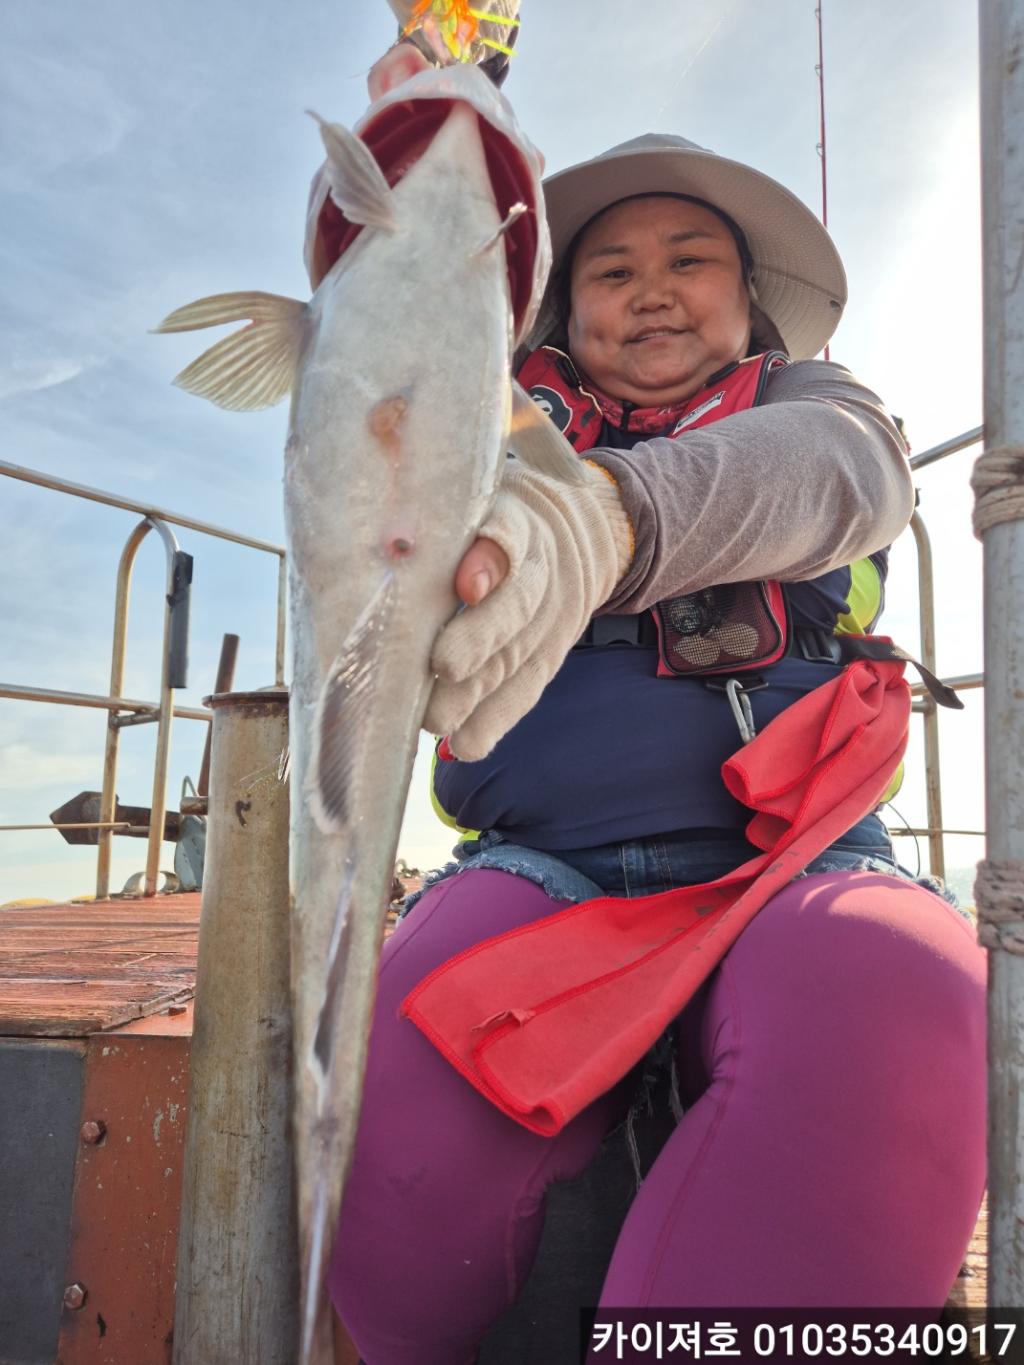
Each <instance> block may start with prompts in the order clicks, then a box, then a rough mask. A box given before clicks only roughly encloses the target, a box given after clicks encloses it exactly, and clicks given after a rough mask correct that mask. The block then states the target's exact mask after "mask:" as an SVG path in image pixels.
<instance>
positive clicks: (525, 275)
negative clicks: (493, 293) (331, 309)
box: [304, 63, 551, 345]
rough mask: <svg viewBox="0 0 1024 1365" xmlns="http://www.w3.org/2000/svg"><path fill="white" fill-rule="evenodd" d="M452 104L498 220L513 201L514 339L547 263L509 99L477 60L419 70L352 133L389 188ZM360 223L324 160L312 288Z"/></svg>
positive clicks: (313, 217)
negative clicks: (466, 119)
mask: <svg viewBox="0 0 1024 1365" xmlns="http://www.w3.org/2000/svg"><path fill="white" fill-rule="evenodd" d="M456 105H464V106H468V108H469V109H470V110H471V111H472V112H473V113H474V114H475V115H476V117H477V123H478V128H479V132H480V139H481V144H482V146H483V150H484V155H485V158H486V163H487V172H488V175H489V178H490V184H491V192H492V193H493V195H494V202H495V206H496V208H497V211H498V215H499V217H500V219H501V220H503V221H504V220H505V219H507V218H508V217H509V215H510V214H512V212H513V208H514V206H515V205H517V204H525V205H526V209H527V211H526V212H525V213H520V214H519V215H518V216H514V219H513V221H512V222H510V223H509V225H508V227H507V228H506V229H505V231H504V243H505V259H506V263H507V267H508V280H509V294H510V297H511V301H512V314H513V333H514V338H515V343H516V345H518V344H519V343H520V342H521V341H522V340H523V339H524V338H525V337H526V336H527V335H528V334H529V332H530V329H531V328H532V326H533V323H534V321H535V320H536V317H537V313H538V310H539V308H540V304H541V300H542V298H543V296H544V288H545V285H546V284H547V278H548V274H549V272H550V269H551V239H550V235H549V233H548V226H547V218H546V216H545V213H544V194H543V190H542V188H541V176H542V174H543V161H542V158H541V156H540V153H539V152H538V151H537V149H536V148H535V147H534V146H533V144H532V143H531V142H530V140H529V138H527V137H526V135H525V134H524V133H523V131H522V129H521V128H520V127H519V124H518V122H517V120H516V116H515V114H514V113H513V111H512V107H511V105H510V104H509V103H508V101H507V100H506V99H505V98H504V96H503V95H502V94H501V92H500V91H499V90H498V89H497V88H496V86H494V85H493V84H492V83H491V81H489V80H488V79H487V77H486V76H485V75H484V74H483V72H481V71H480V70H479V69H478V68H477V67H476V66H474V65H472V64H470V63H466V64H461V65H455V66H448V67H442V68H439V69H436V70H434V69H429V70H426V71H421V72H418V73H417V74H416V75H415V76H413V77H412V78H411V79H410V80H407V81H405V82H403V83H402V84H401V85H399V86H396V87H395V89H393V90H389V91H388V92H387V94H385V95H383V96H382V97H381V98H380V99H379V100H377V101H376V102H375V103H374V104H372V105H371V106H370V108H369V109H368V110H367V112H366V114H365V115H364V117H363V118H362V119H361V120H360V122H359V123H358V124H357V125H356V128H355V130H354V131H355V132H356V134H357V135H358V136H359V137H360V138H361V139H362V141H363V142H364V143H365V144H366V146H367V147H368V148H369V149H370V151H371V152H372V153H373V156H374V158H375V160H376V161H377V164H378V165H379V166H380V169H381V171H382V172H383V174H384V178H385V179H386V180H387V182H388V184H389V185H391V186H394V185H396V184H397V183H398V182H399V181H400V180H401V179H402V177H403V176H404V175H405V174H406V173H407V172H408V171H409V170H410V168H411V167H412V166H414V165H415V164H416V163H417V161H419V160H420V158H421V157H422V156H423V155H424V154H425V153H426V151H427V150H428V148H429V147H430V144H431V143H432V142H433V140H434V138H435V137H436V135H437V133H438V132H439V130H440V129H441V127H442V125H443V124H444V123H445V122H446V120H447V118H448V116H449V114H450V113H451V112H452V109H453V107H454V106H456ZM362 231H363V228H362V226H361V225H360V224H358V223H353V222H350V221H349V220H348V219H347V218H346V217H345V214H344V212H343V211H342V210H341V209H340V208H339V207H338V205H337V204H336V203H335V202H334V200H333V199H332V198H331V195H330V186H329V181H328V176H327V171H326V163H325V165H324V166H321V167H320V169H319V170H318V171H317V173H316V175H315V176H314V177H313V184H312V186H311V188H310V197H309V208H308V212H307V219H306V242H305V251H304V258H305V263H306V269H307V271H308V272H309V278H310V283H311V284H312V287H313V289H314V290H316V289H317V288H318V287H319V285H320V283H321V281H322V280H323V279H324V277H325V276H326V275H327V274H328V272H329V271H330V270H331V269H332V268H333V266H334V264H335V263H336V262H337V261H338V260H339V259H340V258H341V257H342V256H343V255H344V253H345V252H346V251H347V250H348V249H349V247H350V246H351V245H352V243H353V242H354V241H355V240H356V238H357V237H358V236H359V234H360V232H362Z"/></svg>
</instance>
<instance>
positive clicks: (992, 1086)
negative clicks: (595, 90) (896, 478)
mask: <svg viewBox="0 0 1024 1365" xmlns="http://www.w3.org/2000/svg"><path fill="white" fill-rule="evenodd" d="M979 10H980V38H981V152H982V210H983V239H984V310H985V311H984V335H985V344H984V359H985V384H984V410H985V438H986V448H987V450H988V451H989V452H991V451H994V450H1002V451H1003V452H1004V453H1010V454H1012V452H1013V450H1014V448H1016V449H1018V450H1024V0H980V4H979ZM984 459H985V457H984V456H983V457H982V461H984ZM979 463H981V462H979ZM1017 480H1018V485H1021V484H1024V466H1022V472H1021V474H1018V475H1017ZM1018 515H1019V514H1018ZM982 540H983V545H984V571H985V682H986V691H985V755H986V784H985V791H986V805H987V818H986V826H987V830H988V838H987V844H986V862H987V864H989V865H990V866H991V865H996V866H1001V867H1002V868H1003V869H1004V870H1005V871H1006V872H1007V873H1008V875H1009V877H1010V881H1011V883H1012V882H1013V880H1014V879H1015V878H1016V877H1017V876H1018V873H1017V872H1016V871H1015V870H1014V869H1015V868H1016V869H1020V874H1024V705H1022V699H1024V524H1022V522H1021V521H1020V520H1009V521H1004V522H1002V523H1000V524H996V525H992V526H990V527H989V528H988V529H987V530H985V531H984V532H983V536H982ZM990 881H991V879H990V878H988V877H987V876H986V875H985V873H984V868H983V869H982V870H981V875H979V883H978V896H977V899H978V908H979V916H980V917H981V919H982V922H983V925H984V919H985V912H986V906H987V905H991V904H994V903H995V900H996V899H997V897H996V896H995V895H994V894H993V892H992V891H991V890H990V889H989V888H988V886H987V885H986V883H989V884H990ZM1000 899H1001V900H1002V904H1003V905H1004V906H1005V904H1006V903H1007V902H1006V897H1005V896H1002V897H1001V898H1000ZM988 1025H989V1152H988V1156H989V1190H990V1212H989V1278H988V1292H989V1303H990V1304H991V1305H993V1306H999V1307H1009V1306H1014V1305H1020V1304H1024V1181H1022V1174H1024V956H1021V955H1020V953H1019V952H1017V953H1014V952H1010V951H1007V949H1006V948H1005V947H990V951H989V1011H988Z"/></svg>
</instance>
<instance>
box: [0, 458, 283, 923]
mask: <svg viewBox="0 0 1024 1365" xmlns="http://www.w3.org/2000/svg"><path fill="white" fill-rule="evenodd" d="M0 474H2V475H5V476H6V477H8V478H12V479H18V480H20V481H22V482H24V483H30V484H34V485H36V486H37V487H40V488H48V489H50V490H52V491H54V492H58V493H65V494H69V495H70V496H72V497H78V498H85V499H86V500H88V501H90V502H98V503H102V504H104V505H105V506H108V507H118V508H121V509H122V510H124V511H128V512H137V513H141V514H142V518H143V519H142V521H140V522H139V523H138V525H137V526H135V527H134V529H133V530H132V532H131V534H130V535H129V537H128V540H127V542H126V544H125V547H124V549H123V551H122V553H121V559H120V562H119V564H118V571H117V590H116V595H115V602H114V629H113V641H112V645H111V661H110V691H109V693H108V694H107V695H96V694H93V693H88V692H70V691H60V690H57V689H54V688H44V687H29V686H26V685H23V684H18V683H0V697H6V698H8V699H10V700H17V701H33V702H48V703H51V704H55V705H59V706H85V707H96V708H99V709H102V710H106V711H107V712H109V715H108V718H107V737H106V744H105V748H104V758H103V790H102V795H101V798H100V811H99V819H98V820H96V821H91V822H85V823H79V824H77V825H76V828H91V829H96V830H97V832H98V849H97V857H96V897H97V899H98V900H103V899H105V898H106V897H107V896H108V895H109V893H110V863H111V852H112V838H113V835H114V833H115V832H118V831H120V830H121V829H122V828H123V822H119V821H116V820H115V819H114V815H115V809H116V795H115V787H116V781H117V760H118V748H119V743H120V735H121V731H122V730H123V729H126V728H127V727H129V726H135V725H146V724H151V723H155V724H156V727H157V739H156V754H155V758H154V762H153V795H152V805H151V810H150V822H149V833H148V843H147V851H146V871H145V874H144V882H143V894H144V895H146V896H153V895H155V894H156V888H157V879H158V877H159V860H160V845H161V842H162V840H163V831H164V817H165V814H166V808H167V772H168V765H169V759H170V744H171V727H172V723H173V720H174V718H175V717H178V718H181V719H188V720H204V721H209V720H210V717H211V712H209V711H207V710H205V709H201V708H197V707H186V706H175V704H174V693H175V690H176V689H179V688H182V687H185V686H186V683H187V670H188V630H189V605H190V588H191V582H192V556H191V555H189V554H186V553H185V552H184V551H183V550H182V549H181V548H180V546H179V545H178V542H177V539H176V538H175V536H174V533H173V531H172V530H171V529H170V527H171V525H172V524H173V525H177V526H183V527H186V528H188V529H189V530H193V531H198V532H200V533H201V534H203V535H209V536H213V537H215V538H216V539H219V540H227V541H231V542H233V543H234V544H236V545H244V546H247V547H249V548H250V549H254V550H259V551H262V552H264V553H266V554H273V555H276V556H277V558H278V574H277V603H276V611H277V636H276V646H275V663H274V675H275V678H274V680H275V683H276V685H277V686H279V687H280V686H283V684H284V650H285V611H286V590H287V577H286V569H285V552H284V548H283V547H282V546H280V545H274V544H272V543H271V542H270V541H265V540H258V539H256V538H255V537H253V536H246V535H242V534H240V533H239V532H237V531H231V530H229V529H227V528H226V527H223V526H215V525H214V524H213V523H211V522H206V521H200V520H198V519H197V518H195V517H187V516H183V515H181V514H179V513H176V512H168V511H166V510H164V509H162V508H156V507H152V506H148V505H147V504H145V503H140V502H136V501H135V500H134V499H131V498H123V497H119V496H118V495H116V494H114V493H107V492H104V491H103V490H102V489H99V488H90V487H88V486H87V485H85V484H79V483H72V482H70V481H69V480H67V479H58V478H56V477H54V476H53V475H51V474H46V473H43V472H42V471H41V470H35V469H29V468H27V467H26V466H24V465H15V464H10V463H8V462H7V461H3V460H0ZM150 531H156V532H157V534H158V535H159V537H160V539H161V541H162V543H163V546H164V551H165V554H166V559H167V580H166V588H165V606H164V632H163V645H162V650H161V678H160V696H159V699H158V700H157V701H156V702H149V701H138V700H136V699H134V698H130V697H124V696H122V695H121V691H122V688H123V686H124V667H125V653H126V647H127V631H128V603H129V597H130V592H131V578H132V570H133V568H134V564H135V557H136V555H137V553H138V550H139V546H140V545H141V544H142V542H143V540H144V539H145V538H146V536H147V535H148V534H149V532H150ZM8 828H9V829H12V830H13V829H41V828H51V829H56V828H59V827H58V826H56V825H50V826H42V825H12V826H2V827H0V829H8Z"/></svg>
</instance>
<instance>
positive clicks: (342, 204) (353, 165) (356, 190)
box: [306, 109, 398, 231]
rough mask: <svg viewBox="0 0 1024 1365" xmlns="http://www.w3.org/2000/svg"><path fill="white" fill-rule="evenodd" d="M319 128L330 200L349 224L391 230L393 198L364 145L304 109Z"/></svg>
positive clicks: (393, 223) (373, 158) (339, 125)
mask: <svg viewBox="0 0 1024 1365" xmlns="http://www.w3.org/2000/svg"><path fill="white" fill-rule="evenodd" d="M306 112H307V113H308V114H309V116H310V118H312V119H316V121H317V123H318V125H319V127H320V136H321V137H322V138H323V143H324V148H325V150H326V152H327V181H328V184H329V185H330V187H331V198H332V199H333V200H334V202H335V204H337V206H338V208H339V209H341V211H342V213H343V214H344V215H345V217H346V218H347V219H348V220H349V222H350V223H362V224H363V225H364V226H365V227H377V228H385V229H387V230H388V231H394V229H395V228H396V227H397V226H398V224H397V222H396V219H395V196H394V194H393V193H392V190H391V187H390V186H389V185H388V182H387V181H386V180H385V179H384V172H383V171H382V170H381V168H380V166H378V164H377V161H376V158H375V157H374V155H373V153H372V152H371V151H370V149H369V147H367V145H366V143H365V142H363V141H362V140H361V139H360V138H358V137H356V135H355V133H350V132H349V130H348V129H347V128H346V127H344V126H343V125H342V124H340V123H328V122H327V121H326V120H325V119H322V118H321V117H320V115H319V114H316V113H314V112H313V110H312V109H307V110H306Z"/></svg>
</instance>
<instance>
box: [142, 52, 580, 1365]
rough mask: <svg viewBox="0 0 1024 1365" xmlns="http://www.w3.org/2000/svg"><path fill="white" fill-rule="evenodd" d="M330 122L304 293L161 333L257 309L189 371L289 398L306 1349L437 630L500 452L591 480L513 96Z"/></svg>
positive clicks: (176, 319) (438, 76)
mask: <svg viewBox="0 0 1024 1365" xmlns="http://www.w3.org/2000/svg"><path fill="white" fill-rule="evenodd" d="M320 127H321V134H322V137H323V140H324V144H325V147H326V149H327V162H326V165H325V168H324V170H323V172H322V173H321V176H320V179H319V181H315V182H314V193H313V198H312V202H311V210H310V211H311V215H312V217H311V223H312V228H313V230H312V233H311V241H312V246H311V249H310V256H309V264H310V271H311V277H312V278H313V280H314V281H315V282H316V281H319V283H318V284H317V287H316V290H315V293H314V295H313V298H312V299H311V300H310V302H309V303H308V304H305V303H300V302H298V301H297V300H294V299H282V298H279V297H277V296H274V295H267V294H234V295H231V294H228V295H219V296H216V297H214V298H211V299H202V300H199V301H198V302H197V303H193V304H189V305H188V306H186V307H185V308H182V309H178V310H177V311H176V312H175V313H172V314H171V315H170V317H168V318H167V319H166V320H165V321H164V323H163V324H161V327H160V329H158V330H163V331H180V330H188V329H191V328H194V327H204V326H212V325H214V324H217V323H223V322H228V321H237V320H239V319H242V318H248V319H250V325H249V326H248V327H246V328H245V329H243V330H242V331H241V332H238V333H235V334H234V335H231V336H229V337H227V338H226V339H225V340H223V341H221V342H218V343H217V345H215V346H213V347H212V348H211V349H210V350H209V351H207V352H205V353H204V355H202V356H201V357H200V358H199V359H198V360H197V361H195V362H193V364H192V365H190V366H189V367H188V368H187V369H186V370H184V371H183V372H182V373H181V374H180V375H179V376H178V378H177V380H176V381H175V382H176V383H179V384H180V385H181V386H182V387H184V388H186V389H189V390H190V391H191V392H194V393H198V394H201V395H203V396H205V397H207V398H210V399H212V401H214V402H216V403H219V404H220V405H222V406H224V407H229V408H239V409H242V408H256V407H266V406H268V405H270V404H271V403H274V402H277V401H278V400H279V399H281V398H284V397H285V396H286V395H287V394H288V393H291V395H292V402H291V421H290V429H289V435H288V441H287V446H286V450H285V476H284V490H285V519H286V529H287V553H288V562H289V614H290V632H291V659H292V683H291V698H290V744H291V784H292V785H291V793H292V794H291V842H290V867H291V886H292V899H293V905H292V964H291V971H292V996H293V1028H294V1049H295V1051H294V1057H295V1124H294V1134H295V1143H296V1165H297V1173H298V1195H299V1229H300V1242H301V1259H302V1294H303V1301H302V1311H301V1321H302V1343H301V1347H300V1351H299V1359H300V1360H301V1362H302V1363H303V1365H307V1362H310V1361H313V1362H316V1365H328V1362H329V1361H330V1360H331V1358H332V1357H331V1349H330V1344H329V1343H330V1339H331V1338H330V1313H329V1308H328V1305H327V1304H326V1302H325V1298H326V1296H325V1294H324V1290H323V1281H324V1274H325V1269H326V1263H327V1258H328V1255H329V1252H330V1247H331V1239H332V1236H333V1233H334V1228H335V1225H336V1221H337V1216H338V1210H339V1207H340V1202H341V1193H342V1188H343V1184H344V1178H345V1175H346V1174H347V1170H348V1165H349V1162H350V1160H351V1153H352V1147H353V1143H354V1138H355V1131H356V1126H357V1120H358V1111H359V1098H360V1094H361V1090H362V1077H363V1070H364V1066H365V1061H366V1047H367V1039H368V1034H369V1023H370V1017H371V1010H372V1004H373V998H374V993H375V989H376V975H377V960H378V957H379V953H380V947H381V943H382V939H383V931H384V923H385V914H386V909H387V904H388V900H389V892H390V887H391V877H392V871H393V867H394V860H395V853H396V848H397V842H398V834H399V828H400V824H401V818H402V813H403V808H404V803H405V795H406V791H407V789H408V784H409V779H410V776H411V771H412V764H413V759H414V757H415V753H416V747H417V738H418V733H419V729H420V724H421V721H422V718H423V714H424V709H425V706H426V702H427V698H428V695H429V692H430V688H431V685H432V674H431V670H430V655H431V649H432V646H433V644H434V641H435V638H436V636H437V634H438V632H439V630H440V629H441V627H442V626H443V625H444V624H445V622H446V621H448V620H449V619H450V618H451V616H452V615H453V613H454V612H455V610H456V609H457V606H458V603H457V600H456V597H455V593H454V578H455V571H456V568H457V566H458V564H459V562H460V560H461V558H462V556H463V554H464V553H465V551H466V550H467V548H468V547H469V545H470V544H471V543H472V541H473V539H474V536H475V534H476V531H477V529H478V528H479V527H480V525H481V524H482V522H483V520H484V518H485V517H486V515H487V513H488V511H489V510H490V508H491V506H492V504H493V500H494V498H495V496H496V493H497V489H498V486H499V483H500V479H501V474H502V469H503V467H504V464H505V461H506V455H507V452H508V451H509V450H511V451H512V452H513V453H514V454H516V455H517V456H518V457H519V458H521V459H523V460H525V461H527V462H529V463H531V464H533V465H534V466H535V467H538V468H541V469H544V470H545V471H546V472H548V473H550V474H556V475H557V476H559V477H562V478H565V479H569V480H579V479H580V478H581V477H582V474H581V470H580V466H579V463H578V462H577V460H576V458H575V456H574V454H573V452H572V450H571V448H570V447H569V446H568V444H567V443H566V442H565V441H564V438H563V437H562V436H561V435H560V433H558V432H557V431H556V430H555V428H554V426H553V425H552V424H551V423H550V422H549V421H548V419H547V418H546V417H545V416H544V415H543V414H541V413H540V410H539V409H538V408H537V407H536V406H535V405H534V404H533V403H532V402H531V400H530V399H529V398H528V397H527V395H525V394H524V393H523V391H522V390H521V389H519V388H518V386H516V385H514V384H511V383H510V378H509V375H510V368H511V364H512V359H513V350H514V347H515V345H516V344H517V343H518V342H519V341H520V340H521V339H522V338H523V337H524V336H525V335H526V334H527V332H528V330H529V327H530V325H531V323H532V321H533V319H534V317H535V316H536V313H537V309H538V306H539V303H540V299H541V295H542V293H543V289H544V285H545V282H546V277H547V273H548V269H549V262H550V247H549V242H548V235H547V226H546V221H545V218H544V212H543V200H542V194H541V188H540V167H541V163H540V160H539V157H538V154H537V153H536V152H535V150H534V149H533V147H532V146H531V145H530V143H529V142H528V141H527V140H526V138H525V137H524V136H523V134H522V133H521V132H520V131H519V129H518V126H517V124H516V122H515V118H514V116H513V114H512V111H511V109H510V108H509V106H508V104H507V103H506V101H505V100H504V99H503V98H502V96H501V95H500V94H499V93H498V91H497V90H496V89H495V88H494V87H493V86H492V85H491V84H490V83H489V82H488V81H487V79H486V77H485V76H483V75H482V74H481V73H480V72H479V71H478V70H477V69H476V68H475V67H473V66H469V65H464V66H453V67H450V68H447V69H442V70H438V71H424V72H422V73H421V74H419V75H417V76H415V77H414V78H413V79H412V80H409V81H407V82H405V83H404V84H402V85H401V86H399V87H398V88H397V89H396V90H394V91H391V92H390V93H389V94H388V95H386V96H385V97H384V98H383V99H381V100H379V101H377V103H376V104H374V105H372V106H371V107H370V110H369V111H368V113H367V115H366V116H365V118H364V119H363V120H362V122H361V124H360V125H359V126H358V132H359V134H360V136H358V137H357V136H355V135H354V134H353V133H350V132H349V131H348V130H346V129H345V128H342V127H340V126H339V125H332V124H326V123H323V122H321V124H320ZM339 253H340V254H339ZM335 257H336V259H335ZM341 1235H342V1236H344V1230H342V1233H341Z"/></svg>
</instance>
